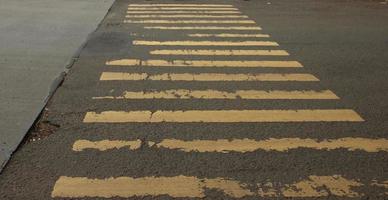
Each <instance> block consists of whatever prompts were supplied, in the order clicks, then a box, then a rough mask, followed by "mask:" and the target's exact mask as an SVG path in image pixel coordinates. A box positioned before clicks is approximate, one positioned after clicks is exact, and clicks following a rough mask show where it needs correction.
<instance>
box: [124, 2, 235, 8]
mask: <svg viewBox="0 0 388 200" xmlns="http://www.w3.org/2000/svg"><path fill="white" fill-rule="evenodd" d="M128 6H130V7H131V6H134V7H136V6H140V7H154V6H155V7H166V6H173V7H174V6H175V7H186V6H192V7H194V6H195V7H233V5H230V4H171V3H166V4H129V5H128Z"/></svg>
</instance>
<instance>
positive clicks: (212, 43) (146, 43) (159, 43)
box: [132, 40, 279, 46]
mask: <svg viewBox="0 0 388 200" xmlns="http://www.w3.org/2000/svg"><path fill="white" fill-rule="evenodd" d="M132 44H133V45H144V46H279V44H278V43H277V42H272V41H239V42H236V41H190V40H184V41H148V40H134V41H133V42H132Z"/></svg>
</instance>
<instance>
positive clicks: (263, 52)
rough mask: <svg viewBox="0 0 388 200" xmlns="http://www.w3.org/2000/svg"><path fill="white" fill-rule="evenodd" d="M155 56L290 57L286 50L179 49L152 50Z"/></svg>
mask: <svg viewBox="0 0 388 200" xmlns="http://www.w3.org/2000/svg"><path fill="white" fill-rule="evenodd" d="M150 54H153V55H200V56H288V55H289V54H288V53H287V51H284V50H210V49H209V50H208V49H199V50H194V49H193V50H191V49H177V50H168V49H164V50H163V49H162V50H152V51H150Z"/></svg>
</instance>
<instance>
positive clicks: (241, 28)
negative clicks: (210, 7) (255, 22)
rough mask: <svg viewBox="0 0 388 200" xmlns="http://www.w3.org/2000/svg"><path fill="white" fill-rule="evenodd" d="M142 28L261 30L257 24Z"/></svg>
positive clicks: (151, 27)
mask: <svg viewBox="0 0 388 200" xmlns="http://www.w3.org/2000/svg"><path fill="white" fill-rule="evenodd" d="M144 28H145V29H161V30H261V28H260V27H257V26H145V27H144Z"/></svg>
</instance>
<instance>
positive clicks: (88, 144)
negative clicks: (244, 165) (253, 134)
mask: <svg viewBox="0 0 388 200" xmlns="http://www.w3.org/2000/svg"><path fill="white" fill-rule="evenodd" d="M145 144H146V145H148V147H153V148H166V149H171V150H178V151H184V152H200V153H204V152H218V153H229V152H240V153H246V152H253V151H257V150H264V151H279V152H285V151H289V150H292V149H298V148H306V149H314V150H323V151H331V150H336V149H344V150H347V151H365V152H370V153H373V152H380V151H381V152H388V139H385V138H380V139H371V138H360V137H355V138H353V137H345V138H339V139H326V140H318V139H311V138H306V139H302V138H269V139H266V140H253V139H248V138H244V139H229V140H227V139H219V140H191V141H185V140H178V139H164V140H162V141H160V142H153V141H148V142H147V143H145ZM140 147H141V141H140V140H133V141H122V140H102V141H89V140H77V141H76V142H75V143H74V144H73V151H83V150H86V149H95V150H99V151H106V150H110V149H121V148H126V149H128V150H136V149H139V148H140Z"/></svg>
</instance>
